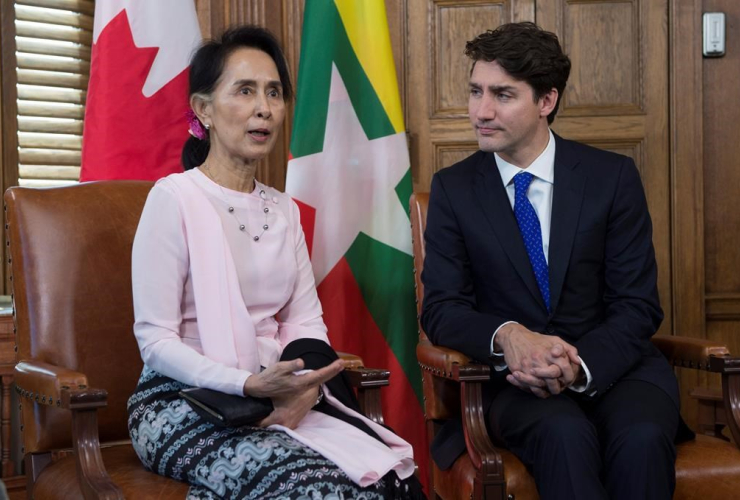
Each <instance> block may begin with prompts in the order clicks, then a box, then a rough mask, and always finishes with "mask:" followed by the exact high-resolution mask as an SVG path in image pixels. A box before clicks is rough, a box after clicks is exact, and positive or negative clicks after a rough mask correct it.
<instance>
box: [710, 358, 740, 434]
mask: <svg viewBox="0 0 740 500" xmlns="http://www.w3.org/2000/svg"><path fill="white" fill-rule="evenodd" d="M709 371H710V372H714V373H720V374H722V400H723V405H724V409H725V420H726V421H727V427H728V428H729V429H730V433H731V434H732V438H733V440H734V441H735V445H736V446H738V447H740V358H737V357H731V356H729V355H728V356H712V357H711V358H710V359H709Z"/></svg>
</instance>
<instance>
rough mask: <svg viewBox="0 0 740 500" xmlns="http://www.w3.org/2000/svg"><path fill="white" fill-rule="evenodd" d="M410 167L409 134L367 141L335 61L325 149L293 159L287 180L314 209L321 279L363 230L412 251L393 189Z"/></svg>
mask: <svg viewBox="0 0 740 500" xmlns="http://www.w3.org/2000/svg"><path fill="white" fill-rule="evenodd" d="M408 169H409V154H408V148H407V145H406V135H405V133H403V132H399V133H397V134H393V135H388V136H385V137H380V138H378V139H374V140H372V141H371V140H368V137H367V135H366V134H365V131H364V130H363V128H362V125H361V124H360V121H359V119H358V118H357V114H356V113H355V109H354V107H353V106H352V102H351V101H350V99H349V95H348V94H347V89H346V87H345V85H344V81H343V80H342V77H341V75H340V74H339V71H338V70H337V68H336V66H334V65H332V78H331V90H330V93H329V108H328V112H327V117H326V130H325V133H324V146H323V150H322V152H320V153H315V154H312V155H308V156H303V157H300V158H296V159H294V160H291V161H290V175H289V176H288V179H287V185H286V192H288V193H290V195H291V196H292V197H293V198H295V199H297V200H300V201H301V202H303V203H306V204H307V205H310V206H311V207H313V208H314V209H315V210H316V223H315V227H314V237H313V250H312V255H311V263H312V264H313V269H314V275H315V277H316V283H317V284H318V283H321V281H322V280H323V279H324V278H325V277H326V275H327V274H329V272H330V271H331V270H332V269H333V268H334V266H335V265H336V264H337V262H339V260H340V259H341V258H342V257H343V256H344V254H345V253H347V250H349V248H350V246H351V245H352V243H353V242H354V241H355V239H356V238H357V235H358V234H359V233H360V232H363V233H365V234H367V235H368V236H369V237H371V238H373V239H375V240H377V241H379V242H381V243H384V244H386V245H389V246H391V247H393V248H396V249H397V250H400V251H402V252H404V253H406V254H409V255H410V254H411V233H410V230H409V222H408V221H409V219H408V215H407V212H406V208H405V206H404V205H403V204H402V202H401V200H399V198H398V195H397V194H396V191H395V188H396V186H397V185H398V183H399V182H400V181H401V179H402V178H403V177H404V176H405V175H406V173H407V172H408Z"/></svg>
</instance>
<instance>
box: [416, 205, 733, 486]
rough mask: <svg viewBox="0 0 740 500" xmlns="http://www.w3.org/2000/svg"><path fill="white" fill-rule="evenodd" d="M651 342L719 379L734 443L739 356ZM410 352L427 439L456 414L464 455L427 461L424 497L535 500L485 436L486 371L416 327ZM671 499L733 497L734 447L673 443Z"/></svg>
mask: <svg viewBox="0 0 740 500" xmlns="http://www.w3.org/2000/svg"><path fill="white" fill-rule="evenodd" d="M428 203H429V193H415V194H413V195H412V196H411V229H412V235H413V242H414V268H415V276H416V298H417V309H418V312H419V313H421V303H422V298H423V296H424V285H423V284H422V282H421V271H422V268H423V266H424V256H425V252H424V244H425V242H424V229H425V227H426V217H427V205H428ZM653 342H654V343H655V344H656V345H657V346H658V348H659V349H660V350H661V352H663V354H664V355H665V356H666V358H668V360H669V361H670V362H671V363H672V364H673V366H677V367H683V368H693V369H697V370H704V371H708V372H712V373H720V374H721V376H722V387H723V398H724V409H725V413H726V419H725V421H726V423H727V426H728V428H729V429H730V432H731V434H732V437H733V439H734V441H735V443H740V358H733V357H730V354H729V351H728V350H727V348H726V347H725V346H724V345H722V344H719V343H716V342H712V341H708V340H699V339H692V338H686V337H674V336H663V335H656V336H655V337H653ZM416 355H417V358H418V360H419V365H420V366H421V369H422V377H423V390H424V413H425V419H426V425H427V432H428V435H429V439H430V442H431V440H432V439H433V438H434V435H435V434H436V431H437V429H439V427H440V425H441V424H442V423H443V422H444V421H445V420H447V419H450V418H453V417H461V418H462V422H463V429H464V432H465V444H466V447H467V453H465V454H463V455H462V456H461V457H460V458H458V459H457V461H456V462H455V463H454V465H453V466H452V468H450V469H449V470H445V471H442V470H440V469H439V468H438V467H437V466H436V464H434V463H433V461H431V460H430V463H432V466H431V472H430V485H429V492H430V497H431V498H443V499H445V500H452V499H463V498H476V499H480V498H486V499H501V500H503V499H514V498H516V499H518V500H525V499H526V500H529V499H536V498H538V494H537V488H536V486H535V484H534V480H533V478H532V476H531V475H530V474H529V473H528V472H527V470H526V468H525V467H524V465H523V464H522V463H521V462H520V461H519V459H517V458H516V457H515V456H514V455H513V454H512V453H511V452H509V451H508V450H505V449H502V448H496V447H494V446H493V444H492V443H491V440H490V438H489V437H488V433H487V431H486V425H485V418H486V415H485V414H484V411H483V404H482V397H481V387H482V385H481V382H483V381H486V380H488V378H489V368H488V366H486V365H482V364H478V363H475V362H474V361H472V360H470V359H469V358H468V357H466V356H465V355H463V354H462V353H459V352H457V351H453V350H452V349H446V348H444V347H437V346H434V345H432V343H431V342H429V340H428V339H427V336H426V334H425V333H424V331H423V329H422V328H421V325H419V344H418V346H417V348H416ZM676 476H677V486H676V492H675V495H674V499H675V500H679V499H681V500H684V499H685V500H688V499H697V498H701V499H702V500H707V499H714V498H717V499H719V498H737V496H738V494H739V493H738V492H740V450H738V448H737V446H736V445H734V444H732V443H730V442H728V441H726V440H723V439H718V438H716V437H709V436H705V435H698V436H697V437H696V439H695V440H693V441H689V442H686V443H683V444H680V445H678V459H677V461H676Z"/></svg>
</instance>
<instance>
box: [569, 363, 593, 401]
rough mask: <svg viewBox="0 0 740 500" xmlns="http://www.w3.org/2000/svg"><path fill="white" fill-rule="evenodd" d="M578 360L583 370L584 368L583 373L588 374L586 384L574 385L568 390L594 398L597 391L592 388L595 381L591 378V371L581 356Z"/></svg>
mask: <svg viewBox="0 0 740 500" xmlns="http://www.w3.org/2000/svg"><path fill="white" fill-rule="evenodd" d="M578 360H579V361H580V362H581V368H583V371H584V372H586V382H585V383H583V382H581V383H579V384H573V385H571V386H570V387H568V389H570V390H571V391H573V392H585V393H586V395H587V396H593V395H595V394H596V389H594V388H592V385H593V381H594V379H593V377H592V376H591V371H590V370H589V369H588V366H586V363H584V362H583V359H581V357H580V356H578Z"/></svg>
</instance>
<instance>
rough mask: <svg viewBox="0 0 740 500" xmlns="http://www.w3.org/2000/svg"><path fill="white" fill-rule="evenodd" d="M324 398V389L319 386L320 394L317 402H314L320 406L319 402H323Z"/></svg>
mask: <svg viewBox="0 0 740 500" xmlns="http://www.w3.org/2000/svg"><path fill="white" fill-rule="evenodd" d="M323 400H324V389H322V388H321V386H319V395H318V396H317V397H316V402H315V403H314V404H313V405H314V406H318V404H319V403H321V402H322V401H323Z"/></svg>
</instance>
